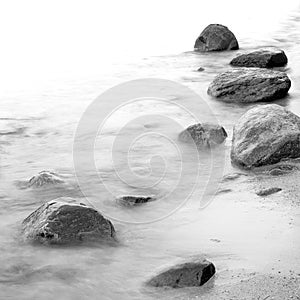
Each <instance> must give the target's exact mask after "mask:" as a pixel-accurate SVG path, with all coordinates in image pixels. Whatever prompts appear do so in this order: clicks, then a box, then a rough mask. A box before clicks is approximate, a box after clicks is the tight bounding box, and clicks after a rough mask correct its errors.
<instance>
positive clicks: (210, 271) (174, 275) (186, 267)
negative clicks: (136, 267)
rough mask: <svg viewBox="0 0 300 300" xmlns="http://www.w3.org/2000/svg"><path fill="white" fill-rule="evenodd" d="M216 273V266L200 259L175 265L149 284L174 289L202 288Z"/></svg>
mask: <svg viewBox="0 0 300 300" xmlns="http://www.w3.org/2000/svg"><path fill="white" fill-rule="evenodd" d="M215 273H216V269H215V266H214V265H213V264H212V263H211V262H209V261H207V260H205V259H198V260H193V261H190V262H185V263H182V264H179V265H175V266H173V267H171V268H169V269H167V270H165V271H163V272H161V273H160V274H158V275H156V276H155V277H153V278H152V279H150V280H149V281H148V282H147V284H148V285H151V286H154V287H162V286H169V287H173V288H179V287H191V286H201V285H203V284H205V283H206V282H207V281H208V280H209V279H210V278H212V277H213V276H214V274H215Z"/></svg>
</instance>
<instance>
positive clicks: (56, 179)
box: [27, 171, 64, 188]
mask: <svg viewBox="0 0 300 300" xmlns="http://www.w3.org/2000/svg"><path fill="white" fill-rule="evenodd" d="M61 183H64V180H63V179H62V178H61V177H60V176H59V175H58V174H57V173H54V172H50V171H41V172H39V173H38V174H37V175H35V176H33V177H31V178H30V179H29V181H28V184H27V187H34V188H39V187H42V186H45V185H53V184H61Z"/></svg>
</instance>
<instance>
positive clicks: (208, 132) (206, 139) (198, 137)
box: [179, 123, 227, 147]
mask: <svg viewBox="0 0 300 300" xmlns="http://www.w3.org/2000/svg"><path fill="white" fill-rule="evenodd" d="M226 138H227V133H226V131H225V129H224V128H223V127H222V126H220V125H217V124H210V123H203V124H200V123H199V124H195V125H191V126H189V127H188V128H187V129H185V130H184V131H182V132H181V133H180V134H179V140H180V141H181V142H185V143H191V142H193V141H194V142H195V144H196V145H197V146H204V147H210V146H215V145H218V144H222V143H223V142H224V141H225V139H226Z"/></svg>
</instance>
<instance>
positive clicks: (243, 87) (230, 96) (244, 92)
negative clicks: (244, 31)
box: [207, 68, 291, 103]
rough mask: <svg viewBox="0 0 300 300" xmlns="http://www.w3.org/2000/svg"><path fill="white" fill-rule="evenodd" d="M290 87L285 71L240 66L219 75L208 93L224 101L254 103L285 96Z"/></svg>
mask: <svg viewBox="0 0 300 300" xmlns="http://www.w3.org/2000/svg"><path fill="white" fill-rule="evenodd" d="M290 87H291V81H290V79H289V77H288V76H287V75H286V74H285V73H284V72H279V71H274V70H268V69H260V68H238V69H232V70H229V71H227V72H224V73H221V74H219V75H217V76H216V78H215V79H214V80H213V81H212V83H211V84H210V85H209V87H208V90H207V93H208V94H209V95H211V96H213V97H216V98H217V99H218V100H221V101H224V102H237V103H252V102H258V101H273V100H276V99H280V98H283V97H284V96H285V95H286V94H287V93H288V91H289V89H290Z"/></svg>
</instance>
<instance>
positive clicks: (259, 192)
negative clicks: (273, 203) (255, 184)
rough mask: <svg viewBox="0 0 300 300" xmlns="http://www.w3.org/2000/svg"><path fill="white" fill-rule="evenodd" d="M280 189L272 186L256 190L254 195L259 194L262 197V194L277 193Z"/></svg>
mask: <svg viewBox="0 0 300 300" xmlns="http://www.w3.org/2000/svg"><path fill="white" fill-rule="evenodd" d="M281 190H282V189H281V188H276V187H272V188H268V189H263V190H260V191H258V192H257V193H256V195H258V196H261V197H263V196H269V195H271V194H275V193H278V192H280V191H281Z"/></svg>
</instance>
